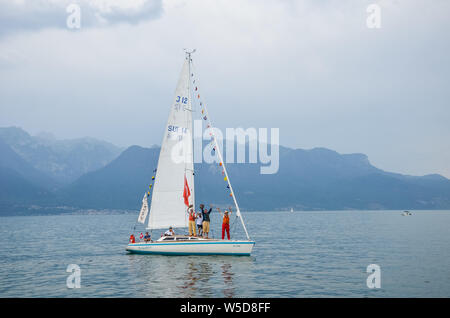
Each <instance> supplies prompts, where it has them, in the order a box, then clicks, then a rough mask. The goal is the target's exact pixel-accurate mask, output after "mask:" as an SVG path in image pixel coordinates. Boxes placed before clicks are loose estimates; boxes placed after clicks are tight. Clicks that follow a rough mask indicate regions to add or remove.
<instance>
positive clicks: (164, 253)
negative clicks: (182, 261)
mask: <svg viewBox="0 0 450 318" xmlns="http://www.w3.org/2000/svg"><path fill="white" fill-rule="evenodd" d="M127 251H128V252H129V253H132V254H153V255H184V256H187V255H230V256H250V253H183V252H156V251H155V252H154V251H142V250H140V251H138V250H127Z"/></svg>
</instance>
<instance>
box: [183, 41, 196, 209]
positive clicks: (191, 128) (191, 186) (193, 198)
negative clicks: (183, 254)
mask: <svg viewBox="0 0 450 318" xmlns="http://www.w3.org/2000/svg"><path fill="white" fill-rule="evenodd" d="M184 52H185V53H186V58H187V59H188V64H189V80H188V84H187V85H188V98H189V100H190V101H191V102H190V104H191V109H190V112H191V113H192V112H193V111H194V110H193V109H192V99H191V98H192V94H191V77H192V75H191V74H192V71H191V61H192V59H191V54H192V53H194V52H195V49H193V50H192V51H190V52H189V51H187V50H186V49H184ZM193 126H194V125H193V122H192V120H191V125H190V127H189V130H190V132H191V144H190V148H191V150H192V158H191V160H192V170H189V169H187V166H186V171H189V173H191V174H192V185H190V189H191V198H192V207H193V209H194V212H195V206H196V205H195V173H194V130H193ZM185 162H186V161H185Z"/></svg>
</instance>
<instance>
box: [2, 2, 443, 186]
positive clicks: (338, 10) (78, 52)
mask: <svg viewBox="0 0 450 318" xmlns="http://www.w3.org/2000/svg"><path fill="white" fill-rule="evenodd" d="M69 2H71V1H44V0H40V1H4V0H0V6H1V7H0V12H1V13H0V21H1V22H0V23H1V31H0V32H1V33H0V126H11V125H15V126H20V127H23V128H24V129H26V130H28V131H30V132H31V133H38V132H40V131H49V132H51V133H54V134H55V135H56V136H58V137H60V138H75V137H81V136H92V137H96V138H101V139H105V140H107V141H111V142H113V143H116V144H118V145H121V146H128V145H132V144H138V145H142V146H150V145H152V144H160V143H161V139H162V133H163V130H164V124H165V122H166V121H167V116H168V111H169V109H168V108H169V105H170V102H171V100H172V94H173V92H174V89H175V85H176V82H177V79H178V75H179V72H180V69H181V65H182V62H183V57H184V54H183V50H182V49H183V48H186V47H187V48H196V49H197V52H196V53H195V54H194V56H193V58H194V64H195V67H196V73H197V76H198V78H199V80H200V86H201V87H200V88H201V89H202V92H203V95H204V96H205V101H206V102H207V103H208V104H209V112H210V115H211V117H212V119H213V122H214V123H215V124H216V125H217V126H219V127H220V128H223V129H225V128H226V127H243V128H248V127H256V128H258V127H268V128H270V127H278V128H280V143H281V144H282V145H285V146H290V147H295V148H313V147H327V148H330V149H334V150H336V151H338V152H341V153H354V152H362V153H365V154H367V155H368V156H369V159H370V161H371V162H372V163H373V164H374V165H376V166H377V167H379V168H382V169H385V170H388V171H395V172H401V173H407V174H413V175H423V174H428V173H440V174H443V175H445V176H447V177H450V164H449V163H450V143H449V140H450V125H449V123H450V109H449V98H450V91H449V87H448V85H449V84H448V83H449V75H450V40H449V39H450V37H449V36H448V30H450V19H449V18H448V13H449V12H450V2H449V1H445V0H432V1H426V0H398V1H364V0H349V1H339V0H323V1H314V0H305V1H276V0H272V1H256V0H254V1H251V0H240V1H233V0H218V1H212V0H198V1H182V0H172V1H162V2H160V1H156V2H155V1H144V0H143V1H118V0H117V1H106V0H104V1H73V2H75V3H79V4H80V7H81V8H82V12H81V13H82V21H81V24H82V27H81V29H80V30H75V31H74V30H69V29H67V28H66V18H67V16H68V13H67V12H66V11H65V6H66V3H69ZM370 3H378V4H379V5H380V7H381V17H382V20H381V21H382V22H381V23H382V24H381V29H368V28H367V26H366V18H367V16H368V13H367V12H366V8H367V6H368V5H369V4H370Z"/></svg>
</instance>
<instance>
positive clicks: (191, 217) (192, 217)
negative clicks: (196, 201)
mask: <svg viewBox="0 0 450 318" xmlns="http://www.w3.org/2000/svg"><path fill="white" fill-rule="evenodd" d="M188 214H189V236H192V233H194V236H197V231H196V229H195V211H194V209H193V208H192V204H191V205H190V206H189V209H188Z"/></svg>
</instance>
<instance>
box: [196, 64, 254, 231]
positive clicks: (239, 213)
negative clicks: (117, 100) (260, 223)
mask: <svg viewBox="0 0 450 318" xmlns="http://www.w3.org/2000/svg"><path fill="white" fill-rule="evenodd" d="M190 64H192V69H194V63H193V61H192V59H190ZM192 74H193V72H192ZM197 81H198V80H197ZM197 86H198V85H197ZM198 96H199V95H198ZM199 99H200V98H199ZM203 104H204V105H202V106H203V108H204V110H205V112H206V115H205V116H206V119H207V121H208V123H209V125H210V129H211V137H213V140H214V143H215V148H216V151H217V154H218V156H219V160H220V162H222V168H223V171H224V173H225V177H226V180H227V182H228V185H229V187H230V192H231V195H232V197H233V201H234V204H235V206H236V210H237V211H236V215H238V216H239V217H240V219H241V223H242V227H243V228H244V231H245V234H246V236H247V239H248V240H250V236H249V235H248V232H247V228H246V227H245V223H244V218H243V217H242V214H241V211H240V209H239V205H238V203H237V199H236V195H235V193H234V191H233V188H232V186H231V182H230V178H229V176H228V172H227V169H226V167H225V162H224V160H223V157H222V153H221V151H220V148H219V144H218V143H217V140H216V135H215V134H214V129H213V127H214V126H213V124H212V122H211V119H210V117H209V113H208V108H207V107H206V105H205V104H206V103H203Z"/></svg>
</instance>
